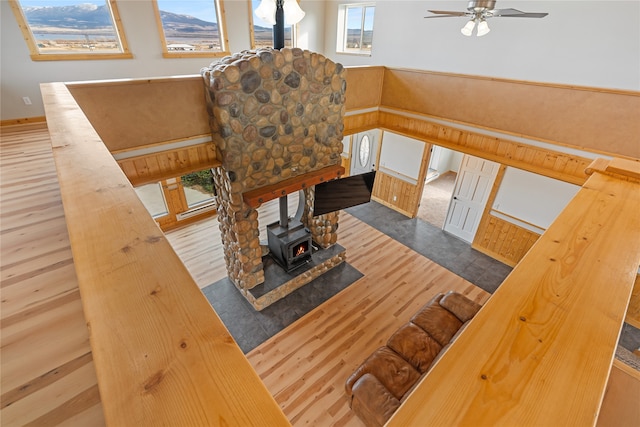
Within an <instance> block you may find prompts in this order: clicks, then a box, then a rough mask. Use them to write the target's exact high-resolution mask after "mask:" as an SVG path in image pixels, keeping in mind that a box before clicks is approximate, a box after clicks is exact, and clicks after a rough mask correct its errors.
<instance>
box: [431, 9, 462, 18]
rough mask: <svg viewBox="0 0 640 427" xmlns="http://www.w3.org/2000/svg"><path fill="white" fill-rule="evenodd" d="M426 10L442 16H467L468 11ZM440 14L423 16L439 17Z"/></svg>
mask: <svg viewBox="0 0 640 427" xmlns="http://www.w3.org/2000/svg"><path fill="white" fill-rule="evenodd" d="M427 12H431V13H433V14H435V15H443V16H467V14H468V13H469V12H455V11H451V10H428V11H427ZM440 17H441V16H425V18H440Z"/></svg>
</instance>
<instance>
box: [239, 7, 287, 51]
mask: <svg viewBox="0 0 640 427" xmlns="http://www.w3.org/2000/svg"><path fill="white" fill-rule="evenodd" d="M249 4H250V5H251V10H250V22H251V48H252V49H258V48H261V47H273V25H271V24H269V23H267V22H265V21H263V20H262V19H260V18H258V17H257V16H256V14H255V10H256V8H257V7H258V6H259V5H260V0H249ZM285 24H286V22H285ZM295 35H296V26H295V25H285V27H284V46H285V47H294V46H295Z"/></svg>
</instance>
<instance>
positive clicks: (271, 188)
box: [242, 164, 344, 209]
mask: <svg viewBox="0 0 640 427" xmlns="http://www.w3.org/2000/svg"><path fill="white" fill-rule="evenodd" d="M343 174H344V168H343V167H342V166H341V165H340V164H337V165H333V166H327V167H326V168H322V169H319V170H317V171H313V172H309V173H306V174H304V175H299V176H296V177H293V178H289V179H285V180H284V181H280V182H278V183H277V184H272V185H267V186H264V187H260V188H256V189H255V190H251V191H247V192H246V193H244V194H243V195H242V197H243V198H244V202H245V203H246V204H248V205H249V206H251V207H252V208H254V209H255V208H257V207H259V206H260V205H261V204H263V203H265V202H268V201H269V200H273V199H277V198H279V197H282V196H286V195H287V194H289V193H293V192H294V191H298V190H302V189H305V188H309V187H312V186H314V185H317V184H320V183H322V182H326V181H331V180H332V179H336V178H339V177H340V176H341V175H343Z"/></svg>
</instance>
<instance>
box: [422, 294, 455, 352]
mask: <svg viewBox="0 0 640 427" xmlns="http://www.w3.org/2000/svg"><path fill="white" fill-rule="evenodd" d="M411 322H412V323H414V324H415V325H417V326H419V327H421V328H422V329H424V331H425V332H426V333H428V334H429V335H431V337H432V338H433V339H435V340H436V341H438V343H439V344H440V345H441V346H445V345H447V344H448V343H449V341H451V338H452V337H453V336H454V335H455V333H456V332H458V329H460V326H462V322H461V321H460V319H458V318H457V317H456V316H455V315H454V314H453V313H451V312H450V311H449V310H447V309H446V308H444V307H442V306H441V305H440V304H439V303H438V302H433V303H431V304H427V305H426V306H425V307H423V308H422V309H420V311H418V312H417V313H416V314H415V316H413V317H412V318H411Z"/></svg>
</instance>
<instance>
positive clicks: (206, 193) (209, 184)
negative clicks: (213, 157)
mask: <svg viewBox="0 0 640 427" xmlns="http://www.w3.org/2000/svg"><path fill="white" fill-rule="evenodd" d="M182 187H183V188H184V195H185V197H186V200H187V206H188V207H189V208H193V207H196V206H198V205H202V204H205V203H210V202H213V198H214V197H215V193H214V191H213V175H212V174H211V170H210V169H209V170H203V171H199V172H193V173H190V174H188V175H184V176H183V177H182Z"/></svg>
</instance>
